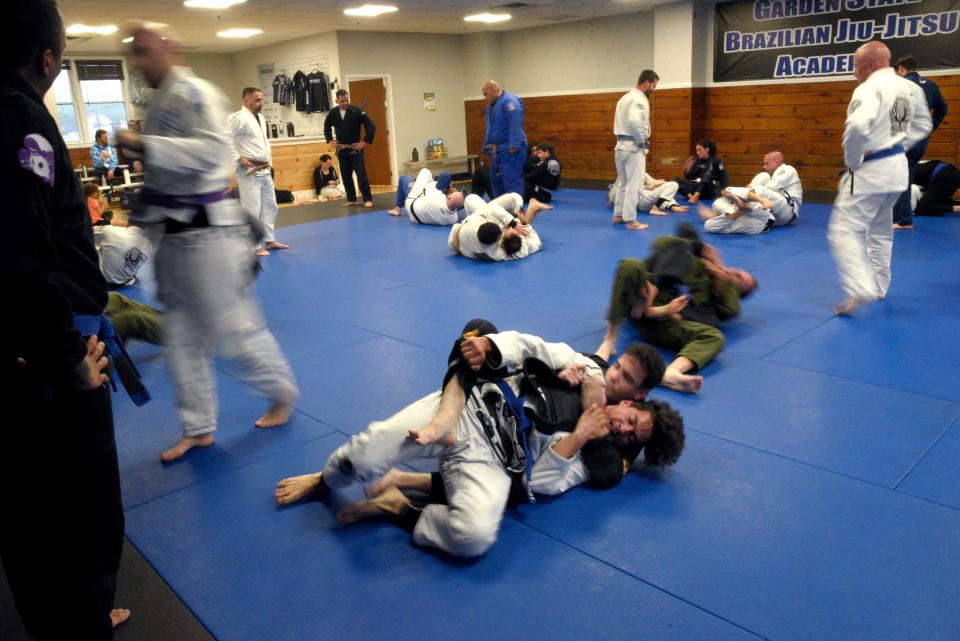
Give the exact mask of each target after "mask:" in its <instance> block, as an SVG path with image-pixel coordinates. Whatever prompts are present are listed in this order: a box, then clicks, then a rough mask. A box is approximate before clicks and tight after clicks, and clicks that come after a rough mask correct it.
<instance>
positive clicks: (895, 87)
mask: <svg viewBox="0 0 960 641" xmlns="http://www.w3.org/2000/svg"><path fill="white" fill-rule="evenodd" d="M932 130H933V121H932V120H931V119H930V111H929V109H928V108H927V99H926V97H925V96H924V94H923V90H922V89H921V88H920V87H919V85H917V84H916V83H913V82H910V81H909V80H906V79H905V78H901V77H899V76H898V75H897V74H896V72H895V71H894V70H893V68H892V67H888V68H886V69H879V70H877V71H874V72H873V73H872V74H870V77H869V78H867V80H866V81H865V82H863V83H861V84H860V85H859V86H858V87H857V88H856V89H854V91H853V98H852V99H851V100H850V105H849V107H847V121H846V124H845V126H844V131H843V157H844V162H845V164H846V166H847V168H848V169H850V170H851V171H852V172H853V176H852V180H850V181H847V182H848V186H845V189H849V190H850V193H853V194H888V193H895V192H903V191H906V189H907V187H908V184H907V182H908V178H907V158H906V156H905V155H904V154H896V155H892V156H887V157H885V158H878V159H876V160H867V161H866V162H864V156H865V155H866V154H869V153H875V152H878V151H883V150H886V149H890V148H891V147H895V146H896V145H903V147H904V148H905V149H910V148H911V147H913V146H914V145H915V144H916V143H918V142H919V141H921V140H923V139H924V138H926V137H927V136H928V135H929V134H930V132H931V131H932Z"/></svg>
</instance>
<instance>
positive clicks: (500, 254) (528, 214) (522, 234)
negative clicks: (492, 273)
mask: <svg viewBox="0 0 960 641" xmlns="http://www.w3.org/2000/svg"><path fill="white" fill-rule="evenodd" d="M463 202H464V209H466V210H467V217H466V218H464V219H463V221H462V222H459V223H457V224H455V225H454V226H453V229H451V230H450V235H449V236H448V237H447V247H448V248H449V249H450V251H451V252H453V253H454V254H460V255H461V256H464V257H466V258H473V259H476V260H483V261H500V260H516V259H519V258H526V257H527V256H528V255H530V254H532V253H534V252H537V251H539V250H540V247H541V242H540V236H539V234H537V232H536V230H535V229H534V228H533V226H532V223H533V219H534V218H536V217H537V215H539V214H540V212H542V211H545V210H547V209H553V206H552V205H544V204H543V203H541V202H539V201H538V200H537V199H536V198H533V199H531V200H530V204H529V205H528V206H527V211H523V209H522V207H523V198H521V197H520V194H516V193H509V194H504V195H502V196H500V197H498V198H495V199H493V200H491V201H490V202H489V203H485V202H484V201H483V198H481V197H480V196H478V195H476V194H470V195H469V196H467V197H466V198H465V199H464V201H463ZM498 240H499V241H500V242H499V243H498V244H494V243H496V242H497V241H498Z"/></svg>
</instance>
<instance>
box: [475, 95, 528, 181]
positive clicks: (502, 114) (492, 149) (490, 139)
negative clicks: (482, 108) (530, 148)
mask: <svg viewBox="0 0 960 641" xmlns="http://www.w3.org/2000/svg"><path fill="white" fill-rule="evenodd" d="M480 91H482V92H483V98H484V100H486V101H487V111H486V121H487V131H486V134H484V137H483V152H484V153H485V154H486V155H487V156H488V157H489V158H490V180H491V182H492V183H493V197H494V198H497V197H498V196H502V195H503V194H509V193H515V194H522V193H523V164H524V162H526V160H527V134H526V133H524V131H523V101H522V100H520V99H519V98H517V97H516V96H514V95H513V94H510V93H507V92H506V91H504V90H503V89H501V88H500V84H499V83H498V82H497V81H496V80H488V81H486V82H485V83H483V86H482V87H481V88H480Z"/></svg>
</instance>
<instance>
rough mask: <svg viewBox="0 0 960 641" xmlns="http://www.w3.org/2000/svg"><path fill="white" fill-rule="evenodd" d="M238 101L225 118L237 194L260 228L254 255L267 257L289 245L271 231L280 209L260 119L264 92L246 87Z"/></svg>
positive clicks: (267, 142) (268, 148) (264, 122)
mask: <svg viewBox="0 0 960 641" xmlns="http://www.w3.org/2000/svg"><path fill="white" fill-rule="evenodd" d="M241 100H242V101H243V104H242V105H241V107H240V110H239V111H236V112H234V113H232V114H230V117H229V118H228V119H227V122H228V123H229V126H230V138H231V141H230V142H231V145H230V149H231V151H232V156H233V162H234V170H235V171H236V174H237V191H238V193H239V194H240V204H241V205H243V208H244V209H246V210H247V212H248V213H249V214H250V215H251V216H253V217H254V218H255V219H257V220H259V221H260V224H261V225H263V232H264V236H263V242H262V244H261V245H260V246H259V247H258V248H257V255H258V256H269V255H270V250H271V249H288V248H289V247H290V246H289V245H287V244H286V243H281V242H278V241H277V238H276V235H275V232H274V227H275V225H276V222H277V213H278V212H279V209H278V208H277V196H276V193H275V192H274V185H273V176H272V175H271V171H270V163H271V161H272V160H273V154H272V152H271V149H270V140H269V139H268V138H267V121H266V119H264V118H262V117H261V116H260V112H261V111H262V110H263V92H262V91H261V90H260V89H258V88H257V87H245V88H244V90H243V94H242V96H241Z"/></svg>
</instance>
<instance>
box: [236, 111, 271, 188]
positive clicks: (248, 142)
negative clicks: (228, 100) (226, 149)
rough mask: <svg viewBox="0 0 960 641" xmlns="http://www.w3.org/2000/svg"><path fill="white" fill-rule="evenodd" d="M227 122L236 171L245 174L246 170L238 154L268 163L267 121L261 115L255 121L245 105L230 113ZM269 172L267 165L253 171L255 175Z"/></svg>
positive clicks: (269, 156) (269, 155) (263, 174)
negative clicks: (258, 120)
mask: <svg viewBox="0 0 960 641" xmlns="http://www.w3.org/2000/svg"><path fill="white" fill-rule="evenodd" d="M228 122H229V125H230V137H231V140H232V142H233V145H232V146H231V148H230V149H231V151H232V152H233V153H232V157H233V162H234V164H235V165H236V170H237V172H238V173H241V172H242V173H244V174H246V172H247V168H246V167H244V166H243V165H242V164H241V163H240V156H246V157H247V158H250V159H251V160H253V161H254V162H256V163H263V162H267V163H268V162H270V161H271V160H273V154H272V153H271V151H270V141H269V139H267V121H266V119H265V118H264V117H263V116H260V122H257V117H256V116H255V115H254V114H253V112H251V111H250V110H249V109H247V108H246V107H241V109H240V111H236V112H234V113H232V114H230V118H229V121H228ZM269 173H270V168H269V167H264V168H263V169H258V170H257V171H255V172H254V174H255V175H257V176H265V175H268V174H269Z"/></svg>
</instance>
